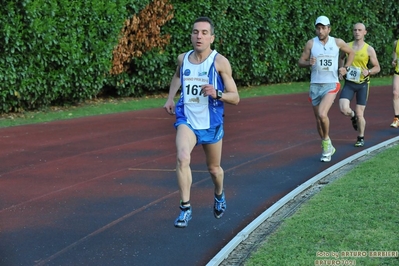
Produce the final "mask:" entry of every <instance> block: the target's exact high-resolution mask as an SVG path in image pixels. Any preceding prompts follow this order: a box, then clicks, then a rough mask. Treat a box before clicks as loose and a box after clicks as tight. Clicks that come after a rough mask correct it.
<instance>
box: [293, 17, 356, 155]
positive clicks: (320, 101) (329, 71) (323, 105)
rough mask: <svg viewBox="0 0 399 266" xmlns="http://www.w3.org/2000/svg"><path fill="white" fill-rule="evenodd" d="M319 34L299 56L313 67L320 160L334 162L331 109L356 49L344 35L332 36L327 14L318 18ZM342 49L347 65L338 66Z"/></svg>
mask: <svg viewBox="0 0 399 266" xmlns="http://www.w3.org/2000/svg"><path fill="white" fill-rule="evenodd" d="M315 26H316V35H317V36H316V37H315V38H312V39H310V40H308V41H307V43H306V45H305V47H304V49H303V52H302V55H301V57H300V58H299V60H298V65H299V66H300V67H310V68H311V76H310V91H309V100H310V101H311V103H312V106H313V112H314V115H315V117H316V124H317V131H318V133H319V135H320V137H321V139H322V143H321V145H322V155H321V158H320V161H322V162H330V161H331V156H332V155H333V154H334V153H335V148H334V146H333V145H332V142H331V139H330V135H329V134H330V120H329V118H328V112H329V110H330V108H331V106H332V104H333V103H334V100H335V97H336V95H337V93H338V92H339V89H340V83H339V80H338V75H339V74H341V75H345V74H346V72H347V67H349V66H350V65H351V64H352V61H353V59H354V56H355V52H354V51H353V49H352V48H350V47H349V46H348V45H347V44H346V43H345V42H344V41H343V40H342V39H339V38H334V37H332V36H330V35H329V34H330V31H331V26H330V20H329V19H328V18H327V17H326V16H320V17H318V18H317V19H316V23H315ZM340 50H342V51H343V52H345V53H347V54H348V58H347V61H346V65H345V66H344V67H341V68H339V69H338V62H339V61H338V60H339V53H340Z"/></svg>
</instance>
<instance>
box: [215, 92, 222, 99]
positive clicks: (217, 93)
mask: <svg viewBox="0 0 399 266" xmlns="http://www.w3.org/2000/svg"><path fill="white" fill-rule="evenodd" d="M222 96H223V92H222V91H220V90H216V99H218V100H219V99H220V98H222Z"/></svg>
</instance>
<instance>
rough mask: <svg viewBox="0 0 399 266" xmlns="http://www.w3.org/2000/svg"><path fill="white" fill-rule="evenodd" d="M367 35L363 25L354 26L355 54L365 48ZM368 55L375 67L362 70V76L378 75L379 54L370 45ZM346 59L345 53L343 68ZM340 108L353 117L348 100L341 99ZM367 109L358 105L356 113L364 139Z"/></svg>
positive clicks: (342, 62) (360, 132)
mask: <svg viewBox="0 0 399 266" xmlns="http://www.w3.org/2000/svg"><path fill="white" fill-rule="evenodd" d="M366 34H367V30H366V27H365V25H364V24H363V23H356V24H355V25H354V26H353V37H354V41H353V50H354V51H355V52H356V51H359V50H361V49H362V48H363V46H364V43H365V42H364V36H365V35H366ZM367 53H368V55H369V60H370V63H371V65H372V66H373V67H372V68H370V69H362V74H363V75H364V76H365V77H366V76H368V75H375V74H378V73H379V72H380V70H381V68H380V63H379V62H378V59H377V54H376V52H375V50H374V48H373V47H371V46H370V45H369V46H368V47H367ZM345 57H346V54H344V53H343V54H342V56H341V63H340V65H341V66H343V65H344V63H345ZM339 78H340V79H342V78H343V77H342V76H341V75H340V77H339ZM339 108H340V110H341V113H342V114H343V115H345V116H349V117H352V114H353V110H352V109H351V108H350V101H349V100H348V99H340V100H339ZM365 108H366V106H365V105H359V104H356V108H355V111H356V116H357V125H358V131H359V137H364V131H365V129H366V120H365V119H364V110H365Z"/></svg>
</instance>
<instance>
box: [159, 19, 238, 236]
mask: <svg viewBox="0 0 399 266" xmlns="http://www.w3.org/2000/svg"><path fill="white" fill-rule="evenodd" d="M214 39H215V35H214V26H213V22H212V21H211V20H210V19H209V18H207V17H200V18H198V19H197V20H196V21H195V22H194V25H193V28H192V32H191V42H192V45H193V50H191V51H189V52H187V53H183V54H180V55H179V56H178V58H177V62H178V66H177V69H176V72H175V74H174V76H173V78H172V81H171V85H170V88H169V96H168V100H167V101H166V103H165V105H164V108H165V110H166V111H167V112H168V113H169V114H171V115H173V114H176V123H175V127H176V130H177V134H176V148H177V166H176V174H177V182H178V185H179V191H180V214H179V216H178V217H177V218H176V220H175V223H174V224H175V227H178V228H185V227H187V225H188V221H189V220H191V218H192V208H191V204H190V191H191V183H192V173H191V169H190V159H191V158H190V156H191V152H192V151H193V149H194V147H195V146H196V145H202V147H203V149H204V152H205V156H206V164H207V167H208V171H209V173H210V175H211V177H212V181H213V183H214V186H215V188H214V206H213V210H214V211H213V213H214V216H215V217H216V218H221V217H222V215H223V214H224V212H225V210H226V206H227V205H226V198H225V194H224V188H223V180H224V172H223V169H222V167H221V166H220V163H221V156H222V138H223V135H224V131H223V117H224V103H228V104H234V105H236V104H238V103H239V101H240V97H239V94H238V91H237V86H236V84H235V81H234V79H233V77H232V69H231V66H230V63H229V61H228V60H227V59H226V58H225V57H224V56H223V55H221V54H218V53H217V52H216V51H215V50H212V49H211V44H212V43H213V41H214ZM180 88H181V94H180V99H179V101H178V103H177V105H176V106H175V103H174V97H175V95H176V93H177V91H178V90H179V89H180Z"/></svg>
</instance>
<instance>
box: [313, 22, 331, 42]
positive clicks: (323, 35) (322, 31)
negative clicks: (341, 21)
mask: <svg viewBox="0 0 399 266" xmlns="http://www.w3.org/2000/svg"><path fill="white" fill-rule="evenodd" d="M329 34H330V27H329V26H325V25H322V24H317V25H316V35H317V36H318V37H319V40H320V41H324V40H325V39H327V37H328V35H329Z"/></svg>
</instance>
